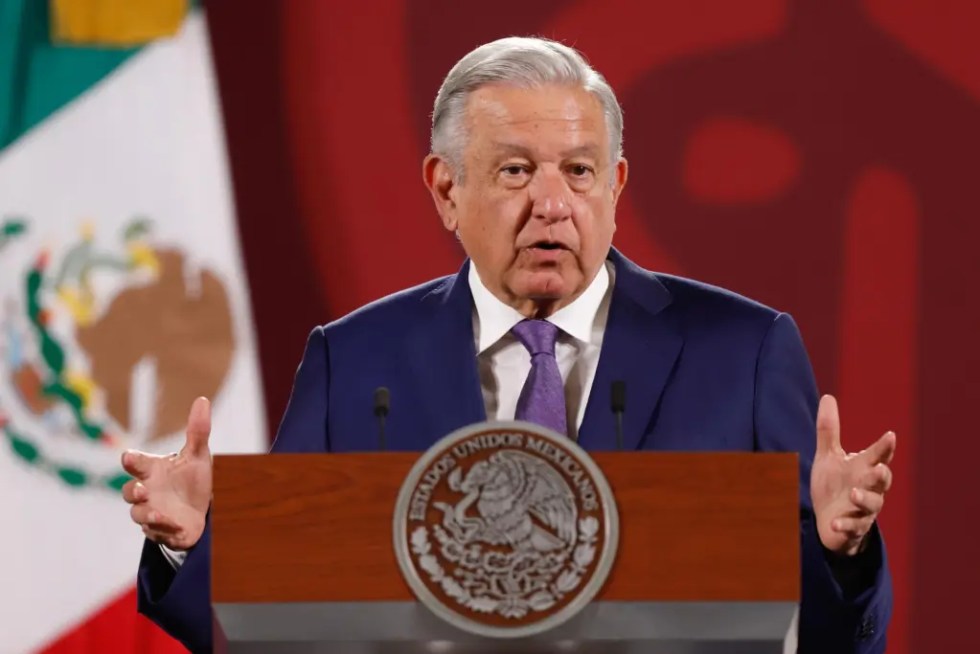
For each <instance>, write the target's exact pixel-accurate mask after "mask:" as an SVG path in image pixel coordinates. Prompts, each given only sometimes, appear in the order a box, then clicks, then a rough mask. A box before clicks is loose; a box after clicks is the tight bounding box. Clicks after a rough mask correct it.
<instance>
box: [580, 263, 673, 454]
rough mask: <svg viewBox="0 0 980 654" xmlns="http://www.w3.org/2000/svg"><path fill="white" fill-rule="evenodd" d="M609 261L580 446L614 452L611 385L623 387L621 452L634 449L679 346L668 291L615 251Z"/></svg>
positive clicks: (651, 413)
mask: <svg viewBox="0 0 980 654" xmlns="http://www.w3.org/2000/svg"><path fill="white" fill-rule="evenodd" d="M609 259H610V260H611V261H612V262H613V265H614V266H615V269H616V280H615V286H614V287H613V295H612V301H611V302H610V305H609V317H608V319H607V322H606V331H605V335H604V336H603V340H602V351H601V352H600V354H599V365H598V368H597V369H596V375H595V380H594V381H593V383H592V390H591V392H590V393H589V401H588V404H587V405H586V408H585V417H584V419H583V421H582V427H581V428H580V429H579V444H580V445H582V446H583V447H584V448H586V449H589V450H612V449H615V448H616V421H615V416H614V415H613V413H612V410H611V386H612V383H613V382H614V381H622V382H624V383H625V385H626V411H625V412H624V413H623V447H624V449H626V450H634V449H637V448H639V447H640V446H642V445H643V443H642V439H643V436H644V434H645V433H646V428H647V426H648V425H649V424H650V421H651V418H652V417H653V416H654V414H655V412H656V411H657V408H658V406H659V403H660V398H661V395H662V394H663V392H664V388H665V386H666V385H667V381H668V379H669V377H670V375H671V372H672V370H673V368H674V364H675V362H676V360H677V357H678V355H679V354H680V351H681V347H682V345H683V338H682V337H681V335H680V333H679V331H678V329H677V327H676V325H674V324H673V322H672V321H671V319H670V312H668V311H664V309H665V308H666V307H667V306H668V305H669V304H670V301H671V295H670V292H669V291H668V290H667V288H666V287H664V285H663V284H661V283H660V281H659V280H658V279H657V278H656V276H655V275H653V274H652V273H650V272H648V271H645V270H642V269H641V268H639V267H638V266H636V265H635V264H634V263H632V262H631V261H629V260H628V259H626V257H624V256H623V255H621V254H620V253H619V252H618V251H616V250H615V249H613V250H611V251H610V255H609Z"/></svg>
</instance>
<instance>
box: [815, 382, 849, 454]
mask: <svg viewBox="0 0 980 654" xmlns="http://www.w3.org/2000/svg"><path fill="white" fill-rule="evenodd" d="M843 451H844V450H843V448H842V447H841V445H840V414H839V413H838V411H837V399H836V398H834V396H833V395H824V396H823V397H822V398H820V408H819V409H817V454H818V455H819V454H836V453H841V452H843Z"/></svg>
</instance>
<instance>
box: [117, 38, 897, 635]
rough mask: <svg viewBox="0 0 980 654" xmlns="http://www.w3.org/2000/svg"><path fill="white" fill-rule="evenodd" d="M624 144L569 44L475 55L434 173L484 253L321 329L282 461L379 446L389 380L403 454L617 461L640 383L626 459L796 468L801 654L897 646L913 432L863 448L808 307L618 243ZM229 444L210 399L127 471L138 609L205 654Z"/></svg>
mask: <svg viewBox="0 0 980 654" xmlns="http://www.w3.org/2000/svg"><path fill="white" fill-rule="evenodd" d="M622 132H623V123H622V113H621V110H620V107H619V104H618V103H617V100H616V98H615V96H614V94H613V92H612V89H611V88H610V87H609V86H608V84H607V83H606V81H605V80H604V79H603V78H602V76H601V75H600V74H599V73H597V72H596V71H595V70H593V69H592V68H591V67H589V65H588V64H587V63H586V62H585V61H584V60H583V59H582V57H581V56H580V55H579V54H578V53H577V52H576V51H574V50H572V49H570V48H568V47H565V46H563V45H561V44H558V43H555V42H552V41H547V40H542V39H524V38H508V39H502V40H499V41H495V42H493V43H489V44H487V45H484V46H481V47H479V48H477V49H476V50H474V51H473V52H471V53H469V54H467V55H466V56H465V57H464V58H463V59H462V60H461V61H460V62H459V63H457V64H456V66H455V67H454V68H453V69H452V71H450V73H449V75H448V76H447V77H446V80H445V82H444V83H443V85H442V88H441V89H440V91H439V94H438V96H437V98H436V102H435V111H434V114H433V121H432V153H431V154H430V155H429V156H427V157H426V158H425V161H424V163H423V166H422V171H423V178H424V180H425V184H426V186H427V187H428V188H429V190H430V192H431V194H432V198H433V200H434V201H435V206H436V209H437V210H438V212H439V215H440V217H441V218H442V222H443V225H444V226H445V227H446V229H448V230H450V231H452V232H455V233H456V235H457V236H458V238H459V240H460V241H461V242H462V245H463V248H464V249H465V250H466V254H467V255H468V260H467V262H466V263H465V264H464V265H463V267H462V269H461V270H460V271H459V272H458V273H456V274H455V275H450V276H448V277H445V278H442V279H438V280H435V281H432V282H430V283H427V284H424V285H422V286H420V287H417V288H413V289H409V290H407V291H403V292H401V293H398V294H396V295H393V296H391V297H388V298H384V299H382V300H380V301H378V302H376V303H373V304H371V305H369V306H366V307H364V308H362V309H360V310H358V311H356V312H354V313H353V314H351V315H349V316H346V317H344V318H341V319H340V320H338V321H336V322H333V323H330V324H328V325H326V326H323V327H317V328H316V329H314V330H313V333H312V334H311V335H310V338H309V341H308V343H307V346H306V352H305V354H304V357H303V361H302V363H301V364H300V366H299V370H298V372H297V374H296V379H295V385H294V388H293V392H292V396H291V398H290V402H289V406H288V408H287V410H286V414H285V416H284V417H283V419H282V423H281V425H280V428H279V433H278V436H277V438H276V441H275V445H274V446H273V448H272V449H273V451H274V452H327V451H333V452H337V451H352V450H372V449H374V448H375V445H376V444H375V442H374V439H373V434H375V431H376V430H375V425H374V423H373V420H374V416H373V413H372V406H371V398H372V392H373V390H374V389H375V388H377V387H379V386H387V387H388V388H390V389H391V393H392V396H393V397H394V398H395V403H394V408H393V410H392V413H391V416H390V418H389V422H388V435H389V436H388V437H389V442H390V446H391V447H392V448H393V449H400V450H422V449H425V448H427V447H428V446H429V445H431V444H432V443H433V442H434V441H436V440H437V439H439V438H440V437H442V436H444V435H446V434H448V433H449V432H451V431H453V430H455V429H457V428H459V427H461V426H464V425H467V424H470V423H474V422H478V421H481V420H485V419H501V420H509V419H513V418H515V417H516V418H520V419H526V420H532V421H536V422H539V423H541V424H544V425H546V426H548V427H551V428H553V429H556V430H558V431H560V432H564V433H566V434H567V435H568V436H569V437H570V438H574V439H576V440H577V441H578V442H579V443H580V444H581V445H583V446H584V447H586V448H587V449H612V448H613V447H614V440H613V439H614V434H615V432H616V430H615V427H614V417H613V415H612V414H611V412H609V410H608V407H609V403H610V392H611V391H610V385H611V382H612V381H613V380H625V382H626V384H627V386H628V388H629V392H630V407H629V410H628V411H627V412H626V415H625V423H624V429H623V432H624V441H625V445H626V447H628V448H633V449H665V450H750V451H751V450H761V451H795V452H799V454H800V516H801V520H800V539H801V548H802V557H801V560H802V563H803V569H802V606H801V616H800V633H799V641H800V651H804V652H835V653H840V652H882V651H884V643H885V629H886V626H887V622H888V619H889V614H890V610H891V584H890V578H889V575H888V570H887V565H886V563H885V556H884V547H883V543H882V540H881V537H880V535H879V533H878V530H877V528H876V527H875V519H876V517H877V515H878V513H879V512H880V511H881V508H882V504H883V502H884V494H885V492H886V491H887V490H888V487H889V486H890V484H891V472H890V470H889V468H888V463H889V462H890V460H891V458H892V456H893V454H894V450H895V435H894V434H892V433H890V432H889V433H887V434H885V435H884V436H882V437H881V438H880V439H879V440H878V441H877V442H875V443H874V444H873V445H872V446H871V447H869V448H868V449H867V450H864V451H862V452H860V453H858V454H846V453H845V452H844V450H843V449H842V448H841V445H840V426H839V420H838V415H837V408H836V404H835V402H834V400H833V398H831V397H824V398H823V399H822V400H821V401H820V403H819V410H818V402H817V392H816V388H815V383H814V379H813V374H812V372H811V369H810V364H809V361H808V359H807V355H806V352H805V350H804V347H803V343H802V341H801V338H800V335H799V332H798V330H797V328H796V325H795V324H794V322H793V320H792V319H791V318H790V317H789V316H788V315H786V314H784V313H779V312H777V311H774V310H772V309H769V308H766V307H764V306H761V305H759V304H757V303H755V302H752V301H751V300H748V299H745V298H743V297H740V296H738V295H735V294H733V293H730V292H726V291H724V290H721V289H718V288H713V287H709V286H706V285H704V284H700V283H698V282H694V281H691V280H686V279H680V278H677V277H671V276H667V275H661V274H656V273H651V272H648V271H646V270H643V269H641V268H639V267H638V266H636V265H635V264H633V263H632V262H630V261H629V260H628V259H627V258H626V257H625V256H623V255H622V254H620V253H619V252H618V251H617V250H615V249H613V248H612V246H611V244H612V239H613V234H614V232H615V231H616V202H617V200H618V199H619V197H620V194H621V193H622V191H623V187H624V185H625V184H626V178H627V170H628V168H627V163H626V160H625V159H624V158H623V157H622ZM209 431H210V412H209V406H208V403H207V401H206V400H204V399H200V400H198V401H197V402H195V404H194V405H193V407H192V408H191V413H190V418H189V421H188V426H187V442H186V445H185V447H184V448H183V449H182V450H181V452H180V453H179V454H176V455H173V456H166V457H157V456H151V455H147V454H143V453H138V452H127V453H126V454H125V455H124V457H123V463H124V466H125V467H126V469H127V470H128V471H129V472H130V473H131V474H132V475H133V476H134V477H135V479H134V480H133V481H131V482H130V483H129V484H127V486H126V488H125V489H124V495H125V498H126V501H127V502H129V503H130V504H132V509H131V514H132V517H133V520H134V521H135V522H137V523H138V524H140V525H141V526H142V529H143V532H144V533H145V534H146V537H147V541H146V546H145V548H144V551H143V557H142V561H141V563H140V570H139V607H140V610H141V611H142V612H144V613H146V615H148V616H150V617H151V618H152V619H153V620H155V621H156V622H157V623H158V624H160V625H161V626H163V628H164V629H166V630H167V631H169V632H170V633H171V634H173V635H174V636H176V637H177V638H179V639H180V640H182V641H183V642H184V643H185V644H186V645H187V646H188V647H190V648H191V649H192V650H195V651H204V650H207V649H209V648H210V641H211V616H210V610H209V597H208V594H209V583H208V580H209V572H210V568H209V565H210V564H209V538H210V536H209V529H208V526H207V517H206V516H207V511H208V506H209V502H210V495H211V462H210V453H209V451H208V446H207V441H208V434H209Z"/></svg>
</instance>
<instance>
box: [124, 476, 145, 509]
mask: <svg viewBox="0 0 980 654" xmlns="http://www.w3.org/2000/svg"><path fill="white" fill-rule="evenodd" d="M122 496H123V499H124V500H126V501H127V502H129V503H130V504H139V503H140V502H145V501H146V498H147V497H148V496H149V494H148V493H147V492H146V486H144V485H143V483H142V482H140V481H137V480H136V479H130V480H129V481H127V482H126V483H125V484H123V487H122Z"/></svg>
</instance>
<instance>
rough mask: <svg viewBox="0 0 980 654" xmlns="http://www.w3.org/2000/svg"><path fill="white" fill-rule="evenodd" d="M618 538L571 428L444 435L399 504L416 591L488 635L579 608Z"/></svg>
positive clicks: (559, 619) (552, 621)
mask: <svg viewBox="0 0 980 654" xmlns="http://www.w3.org/2000/svg"><path fill="white" fill-rule="evenodd" d="M617 544H618V514H617V511H616V506H615V502H614V500H613V495H612V491H611V490H610V488H609V484H608V483H607V482H606V479H605V477H604V476H603V475H602V472H601V471H600V470H599V468H598V467H597V466H596V465H595V463H594V462H593V461H592V459H591V458H589V456H588V455H587V454H586V453H585V451H584V450H582V449H581V448H580V447H579V446H578V445H576V444H575V443H574V442H573V441H571V440H570V439H568V438H566V437H564V436H561V435H560V434H557V433H555V432H553V431H551V430H548V429H544V428H542V427H538V426H537V425H532V424H530V423H526V422H509V423H483V424H478V425H472V426H470V427H466V428H463V429H461V430H458V431H456V432H454V433H452V434H450V435H449V436H447V437H445V438H444V439H442V440H441V441H439V442H438V443H436V444H435V445H434V446H433V447H432V448H430V449H429V450H428V452H426V453H425V454H424V455H423V456H422V457H421V458H420V459H419V461H418V462H417V463H416V465H415V467H414V468H413V469H412V471H411V472H410V473H409V475H408V477H407V479H406V480H405V483H404V484H403V486H402V489H401V493H400V495H399V497H398V502H397V506H396V509H395V519H394V545H395V552H396V555H397V557H398V562H399V565H400V566H401V569H402V572H403V574H404V576H405V578H406V580H407V581H408V583H409V585H410V586H411V588H412V591H413V592H414V593H415V595H416V597H418V598H419V600H420V601H421V602H422V603H423V604H424V605H426V606H427V607H428V608H429V609H431V610H432V611H433V612H434V613H435V614H436V615H438V616H439V617H441V618H443V619H444V620H446V621H448V622H449V623H450V624H452V625H454V626H456V627H458V628H460V629H463V630H465V631H468V632H471V633H475V634H478V635H482V636H489V637H496V638H516V637H526V636H532V635H535V634H538V633H541V632H544V631H547V630H549V629H552V628H554V627H556V626H558V625H559V624H561V623H563V622H565V621H567V620H568V619H570V618H571V617H573V616H574V615H575V614H576V613H578V612H579V611H580V610H581V609H582V608H583V607H584V606H585V605H586V604H588V603H589V601H591V600H592V598H593V597H595V595H596V593H597V592H598V591H599V589H600V588H601V587H602V585H603V583H604V582H605V580H606V577H607V576H608V573H609V570H610V568H611V567H612V563H613V560H614V558H615V554H616V547H617Z"/></svg>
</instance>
